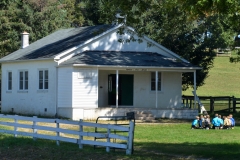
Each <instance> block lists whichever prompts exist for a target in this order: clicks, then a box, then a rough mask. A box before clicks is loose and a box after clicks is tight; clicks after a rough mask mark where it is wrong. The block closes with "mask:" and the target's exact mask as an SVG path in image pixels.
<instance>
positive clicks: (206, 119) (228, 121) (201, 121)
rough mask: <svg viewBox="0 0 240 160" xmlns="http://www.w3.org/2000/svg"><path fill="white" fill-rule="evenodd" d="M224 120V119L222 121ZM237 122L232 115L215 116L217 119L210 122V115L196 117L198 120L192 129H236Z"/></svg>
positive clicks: (193, 123)
mask: <svg viewBox="0 0 240 160" xmlns="http://www.w3.org/2000/svg"><path fill="white" fill-rule="evenodd" d="M222 118H223V119H222ZM234 126H235V120H234V118H233V116H232V114H229V116H223V117H221V115H218V114H215V117H214V118H213V119H212V121H211V120H210V116H209V115H201V116H200V117H199V116H196V119H195V120H194V121H193V122H192V126H191V129H198V128H201V129H234Z"/></svg>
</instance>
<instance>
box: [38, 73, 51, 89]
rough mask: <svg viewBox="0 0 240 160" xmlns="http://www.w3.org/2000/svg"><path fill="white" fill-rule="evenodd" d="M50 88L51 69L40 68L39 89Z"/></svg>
mask: <svg viewBox="0 0 240 160" xmlns="http://www.w3.org/2000/svg"><path fill="white" fill-rule="evenodd" d="M41 72H42V75H40V73H41ZM46 73H47V74H46ZM46 75H47V76H46ZM48 89H49V70H48V69H39V70H38V90H48Z"/></svg>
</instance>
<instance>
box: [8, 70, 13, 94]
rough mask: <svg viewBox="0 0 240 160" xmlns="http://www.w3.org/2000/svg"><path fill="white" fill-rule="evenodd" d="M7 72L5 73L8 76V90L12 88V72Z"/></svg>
mask: <svg viewBox="0 0 240 160" xmlns="http://www.w3.org/2000/svg"><path fill="white" fill-rule="evenodd" d="M7 74H8V75H7V76H8V85H7V86H8V90H12V72H10V71H9V72H8V73H7Z"/></svg>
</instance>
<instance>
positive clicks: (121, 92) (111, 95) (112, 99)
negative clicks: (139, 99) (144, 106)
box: [108, 74, 133, 106]
mask: <svg viewBox="0 0 240 160" xmlns="http://www.w3.org/2000/svg"><path fill="white" fill-rule="evenodd" d="M108 104H109V105H116V74H110V75H108ZM118 105H123V106H132V105H133V75H129V74H119V80H118Z"/></svg>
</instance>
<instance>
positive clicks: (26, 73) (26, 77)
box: [25, 71, 28, 81]
mask: <svg viewBox="0 0 240 160" xmlns="http://www.w3.org/2000/svg"><path fill="white" fill-rule="evenodd" d="M26 80H27V81H28V71H26V72H25V81H26Z"/></svg>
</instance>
